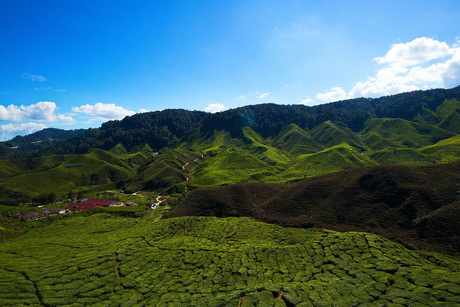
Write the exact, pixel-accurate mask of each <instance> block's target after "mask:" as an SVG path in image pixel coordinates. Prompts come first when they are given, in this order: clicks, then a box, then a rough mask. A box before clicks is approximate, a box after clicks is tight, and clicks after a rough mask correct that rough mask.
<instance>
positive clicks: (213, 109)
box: [203, 103, 227, 113]
mask: <svg viewBox="0 0 460 307" xmlns="http://www.w3.org/2000/svg"><path fill="white" fill-rule="evenodd" d="M226 109H227V107H226V106H224V105H223V104H221V103H210V104H208V106H207V107H206V108H204V109H203V111H205V112H210V113H217V112H222V111H224V110H226Z"/></svg>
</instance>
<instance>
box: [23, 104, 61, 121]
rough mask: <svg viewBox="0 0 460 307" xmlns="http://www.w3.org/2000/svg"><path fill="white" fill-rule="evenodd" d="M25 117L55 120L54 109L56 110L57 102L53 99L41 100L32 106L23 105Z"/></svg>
mask: <svg viewBox="0 0 460 307" xmlns="http://www.w3.org/2000/svg"><path fill="white" fill-rule="evenodd" d="M20 108H21V110H22V111H23V114H24V117H27V118H30V119H34V120H45V121H55V120H56V115H55V114H54V111H55V110H56V108H57V107H56V104H55V103H54V102H51V101H40V102H38V103H36V104H31V105H30V106H21V107H20Z"/></svg>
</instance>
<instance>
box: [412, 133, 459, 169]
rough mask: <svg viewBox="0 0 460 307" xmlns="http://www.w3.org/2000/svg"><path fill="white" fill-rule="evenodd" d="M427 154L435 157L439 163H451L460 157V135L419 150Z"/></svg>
mask: <svg viewBox="0 0 460 307" xmlns="http://www.w3.org/2000/svg"><path fill="white" fill-rule="evenodd" d="M419 152H420V153H422V154H423V155H425V156H428V157H430V158H432V159H435V160H436V161H437V162H439V163H450V162H455V161H458V160H459V158H460V135H456V136H454V137H451V138H448V139H446V140H442V141H439V142H438V143H436V144H434V145H432V146H427V147H425V148H423V149H421V150H420V151H419Z"/></svg>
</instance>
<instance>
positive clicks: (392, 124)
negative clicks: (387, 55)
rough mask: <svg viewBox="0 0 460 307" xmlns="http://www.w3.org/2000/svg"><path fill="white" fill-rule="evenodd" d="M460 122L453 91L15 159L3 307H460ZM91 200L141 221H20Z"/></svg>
mask: <svg viewBox="0 0 460 307" xmlns="http://www.w3.org/2000/svg"><path fill="white" fill-rule="evenodd" d="M459 123H460V88H458V87H457V88H454V89H449V90H444V89H436V90H429V91H415V92H409V93H403V94H398V95H393V96H387V97H381V98H377V99H370V98H359V99H352V100H346V101H340V102H335V103H329V104H325V105H320V106H315V107H306V106H300V105H275V104H261V105H253V106H246V107H241V108H237V109H232V110H228V111H224V112H219V113H215V114H209V113H205V112H200V111H186V110H164V111H156V112H148V113H142V114H136V115H132V116H127V117H126V118H124V119H123V120H119V121H109V122H106V123H104V124H103V125H102V126H101V128H98V129H88V130H83V131H73V132H68V133H67V132H66V133H63V132H62V131H55V130H46V129H45V130H43V131H41V132H36V133H35V134H32V135H29V136H27V137H23V138H21V137H17V138H15V139H13V140H10V141H9V142H3V143H2V144H0V155H1V158H2V159H1V160H0V192H1V193H0V213H1V214H0V259H2V261H0V302H1V303H2V305H5V306H22V305H30V306H86V305H88V306H111V305H113V306H115V305H117V306H118V305H126V306H128V305H130V306H131V305H137V306H145V305H154V306H328V305H334V304H335V305H338V306H358V305H359V306H397V305H412V304H414V305H417V306H435V305H440V306H456V305H460V292H459V289H460V260H459V258H458V257H459V256H460V239H459V238H460V224H459V221H460V194H459V193H460V192H459V191H460V138H459V133H460V125H459ZM77 198H78V199H82V198H105V199H115V198H117V200H120V201H124V202H128V201H134V202H139V203H140V205H139V206H136V207H135V208H134V207H119V208H115V207H114V208H93V209H90V210H87V211H83V212H76V213H73V214H66V215H63V216H58V215H54V216H50V217H46V218H43V219H40V220H37V221H31V222H22V221H18V220H16V219H14V218H13V215H14V214H15V213H23V212H27V211H33V210H32V209H36V208H38V207H37V206H39V205H51V207H59V208H63V207H65V206H66V205H67V204H68V203H70V202H71V201H74V200H75V199H77ZM158 199H161V202H160V203H158V204H156V205H154V206H152V205H151V204H152V203H156V201H157V200H158Z"/></svg>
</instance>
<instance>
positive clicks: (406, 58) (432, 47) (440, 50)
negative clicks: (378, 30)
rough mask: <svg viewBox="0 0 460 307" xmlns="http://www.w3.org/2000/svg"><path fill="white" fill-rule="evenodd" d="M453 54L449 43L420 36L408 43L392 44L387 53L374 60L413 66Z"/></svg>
mask: <svg viewBox="0 0 460 307" xmlns="http://www.w3.org/2000/svg"><path fill="white" fill-rule="evenodd" d="M451 54H452V49H451V48H450V47H449V45H447V43H445V42H440V41H437V40H434V39H432V38H427V37H419V38H416V39H414V40H413V41H411V42H408V43H399V44H394V45H392V46H391V48H390V50H389V51H388V52H387V54H385V55H384V56H383V57H377V58H375V59H374V60H375V61H377V63H379V64H398V65H401V66H413V65H418V64H422V63H425V62H427V61H431V60H435V59H439V58H444V57H446V56H448V55H451Z"/></svg>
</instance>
